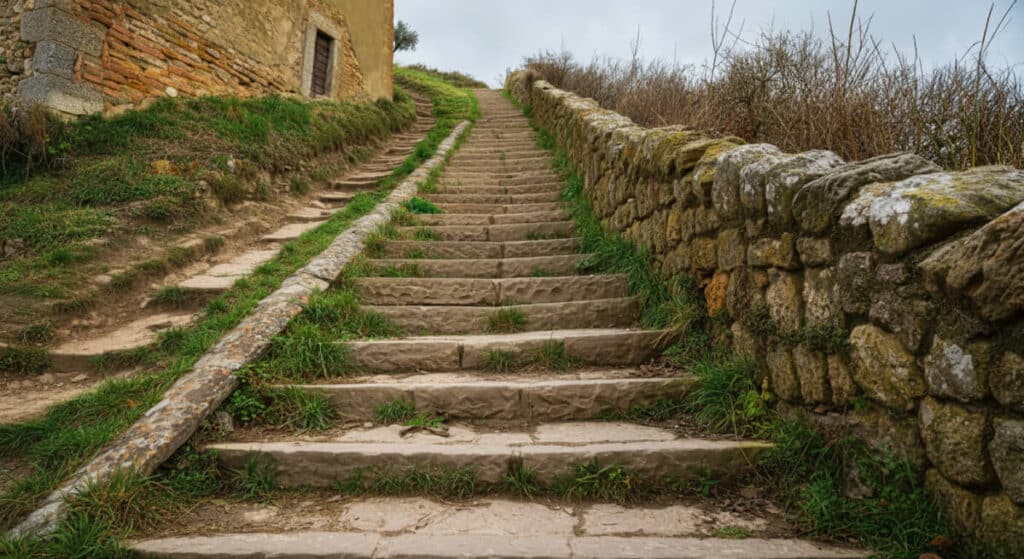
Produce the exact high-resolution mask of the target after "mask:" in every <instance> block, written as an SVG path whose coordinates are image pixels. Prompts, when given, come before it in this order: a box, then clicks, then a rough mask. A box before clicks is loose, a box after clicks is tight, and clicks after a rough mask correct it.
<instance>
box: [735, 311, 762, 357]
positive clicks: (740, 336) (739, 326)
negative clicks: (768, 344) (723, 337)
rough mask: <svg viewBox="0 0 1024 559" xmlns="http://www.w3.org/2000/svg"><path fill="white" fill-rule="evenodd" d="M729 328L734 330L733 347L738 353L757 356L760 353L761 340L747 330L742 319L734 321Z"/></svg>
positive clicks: (744, 355) (745, 355)
mask: <svg viewBox="0 0 1024 559" xmlns="http://www.w3.org/2000/svg"><path fill="white" fill-rule="evenodd" d="M729 329H730V330H731V331H732V347H733V350H734V351H735V352H736V354H737V355H739V356H742V357H756V356H757V355H758V353H760V347H761V341H760V340H758V338H757V337H756V336H754V334H753V333H752V332H751V331H750V330H747V327H746V326H744V325H743V322H742V321H739V320H737V321H736V322H733V323H732V326H730V327H729Z"/></svg>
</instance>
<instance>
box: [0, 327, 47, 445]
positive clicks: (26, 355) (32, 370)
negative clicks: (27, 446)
mask: <svg viewBox="0 0 1024 559" xmlns="http://www.w3.org/2000/svg"><path fill="white" fill-rule="evenodd" d="M49 364H50V356H49V354H48V353H47V352H46V350H45V349H39V348H34V347H27V346H16V345H13V346H8V347H6V348H0V372H8V373H16V374H20V375H32V374H37V373H41V372H43V371H45V370H46V367H47V366H48V365H49ZM0 448H2V447H0Z"/></svg>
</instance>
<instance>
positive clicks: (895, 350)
mask: <svg viewBox="0 0 1024 559" xmlns="http://www.w3.org/2000/svg"><path fill="white" fill-rule="evenodd" d="M850 353H851V358H852V364H853V379H854V381H855V382H856V383H857V386H859V387H860V388H861V389H862V390H863V391H864V393H865V394H867V395H868V396H869V397H871V399H873V400H875V401H876V402H879V403H881V404H884V405H886V406H888V407H890V408H893V409H896V410H902V411H910V410H912V409H914V404H915V402H916V401H917V399H918V398H920V397H922V396H924V395H925V391H926V389H927V386H926V384H925V380H924V376H923V375H922V374H921V370H920V369H918V367H917V363H916V362H915V360H914V356H913V355H912V354H911V353H910V352H908V351H907V349H906V348H905V347H903V344H902V343H900V341H899V338H897V337H896V336H894V335H893V334H890V333H888V332H885V331H884V330H882V329H881V328H878V327H876V326H871V325H861V326H858V327H856V328H854V329H853V332H852V333H851V334H850Z"/></svg>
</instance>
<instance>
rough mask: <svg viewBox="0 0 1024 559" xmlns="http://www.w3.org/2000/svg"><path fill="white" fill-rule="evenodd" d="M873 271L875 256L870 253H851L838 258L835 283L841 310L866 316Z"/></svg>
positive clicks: (869, 304)
mask: <svg viewBox="0 0 1024 559" xmlns="http://www.w3.org/2000/svg"><path fill="white" fill-rule="evenodd" d="M874 271H875V256H874V255H873V254H871V253H870V252H851V253H848V254H844V255H843V256H842V257H840V258H839V264H838V266H837V267H836V283H837V284H838V286H839V292H840V293H841V294H842V298H841V299H840V301H841V303H842V307H843V310H844V311H846V312H848V313H851V314H866V313H867V312H868V310H869V309H870V308H871V295H872V287H873V283H874V282H873V281H872V279H873V277H874Z"/></svg>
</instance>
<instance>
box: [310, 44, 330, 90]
mask: <svg viewBox="0 0 1024 559" xmlns="http://www.w3.org/2000/svg"><path fill="white" fill-rule="evenodd" d="M333 42H334V39H332V38H331V36H330V35H328V34H326V33H324V32H322V31H317V32H316V46H315V48H314V50H313V86H312V87H311V88H310V90H311V92H312V94H313V95H314V96H315V95H327V94H328V93H330V92H329V91H327V81H328V79H327V78H328V76H329V73H330V61H331V43H333Z"/></svg>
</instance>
